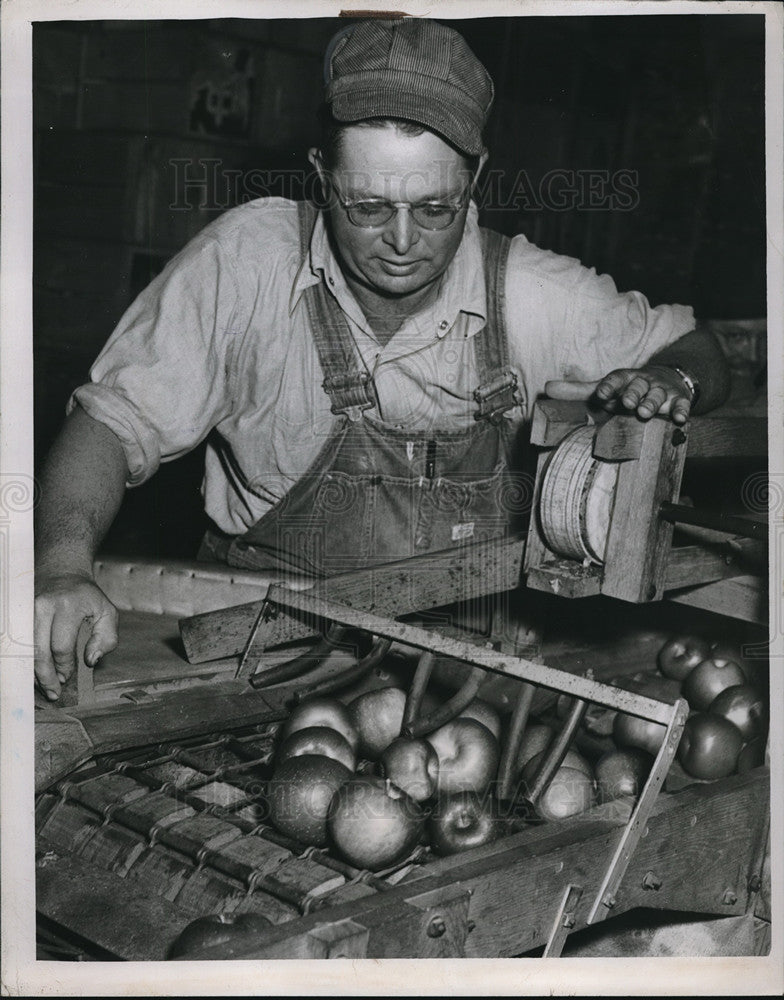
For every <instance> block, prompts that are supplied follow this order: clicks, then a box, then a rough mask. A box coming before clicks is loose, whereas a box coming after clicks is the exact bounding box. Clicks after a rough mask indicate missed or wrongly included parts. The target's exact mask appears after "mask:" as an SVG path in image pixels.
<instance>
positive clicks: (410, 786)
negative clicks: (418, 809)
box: [381, 736, 438, 802]
mask: <svg viewBox="0 0 784 1000" xmlns="http://www.w3.org/2000/svg"><path fill="white" fill-rule="evenodd" d="M381 769H382V773H383V775H384V777H385V778H389V780H390V781H391V782H392V783H393V784H395V785H397V787H398V788H402V789H403V791H404V792H405V793H406V794H407V795H410V796H411V798H412V799H413V800H414V801H415V802H424V800H425V799H429V798H430V797H431V796H432V795H434V794H435V790H436V786H437V783H438V755H437V754H436V752H435V750H434V749H433V747H432V746H431V745H430V744H429V743H428V742H427V740H412V739H408V738H407V737H405V736H399V737H398V738H397V739H396V740H393V741H392V742H391V743H390V744H389V746H388V747H387V748H386V750H385V751H384V752H383V754H382V755H381Z"/></svg>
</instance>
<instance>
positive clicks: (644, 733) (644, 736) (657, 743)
mask: <svg viewBox="0 0 784 1000" xmlns="http://www.w3.org/2000/svg"><path fill="white" fill-rule="evenodd" d="M666 734H667V727H666V726H665V725H662V723H660V722H651V721H650V720H648V719H640V718H638V717H637V716H636V715H629V714H627V713H626V712H619V713H618V714H617V715H616V716H615V721H614V722H613V740H614V741H615V743H616V745H617V746H619V747H621V748H630V747H635V748H637V749H638V750H645V751H646V752H647V753H650V754H653V755H654V756H656V754H657V753H658V752H659V748H660V747H661V745H662V743H663V742H664V737H665V735H666Z"/></svg>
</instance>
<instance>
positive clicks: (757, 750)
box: [737, 736, 766, 774]
mask: <svg viewBox="0 0 784 1000" xmlns="http://www.w3.org/2000/svg"><path fill="white" fill-rule="evenodd" d="M765 743H766V740H765V737H764V736H757V737H756V739H753V740H749V742H748V743H747V744H746V745H745V746H744V747H743V749H742V750H741V752H740V753H739V754H738V769H737V770H738V774H746V772H747V771H751V770H752V769H753V768H755V767H762V765H763V764H764V763H765Z"/></svg>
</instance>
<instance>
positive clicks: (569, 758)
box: [520, 750, 593, 785]
mask: <svg viewBox="0 0 784 1000" xmlns="http://www.w3.org/2000/svg"><path fill="white" fill-rule="evenodd" d="M546 756H547V751H546V750H542V751H540V752H539V753H537V754H534V756H533V757H531V759H530V760H529V761H528V762H527V763H526V765H525V767H524V768H523V769H522V771H521V772H520V778H521V779H522V780H523V781H524V782H525V784H526V785H531V784H532V783H533V780H534V777H535V776H536V772H537V771H538V770H539V766H540V765H541V763H542V761H543V760H544V758H545V757H546ZM560 767H571V768H574V770H575V771H582V772H583V774H585V775H587V776H588V777H589V778H593V768H592V767H591V765H590V764H589V763H588V761H587V760H586V759H585V757H583V756H582V754H579V753H578V752H577V751H576V750H567V751H566V756H565V757H564V759H563V760H562V761H561V764H560Z"/></svg>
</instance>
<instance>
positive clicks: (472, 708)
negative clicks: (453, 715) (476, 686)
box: [458, 698, 501, 740]
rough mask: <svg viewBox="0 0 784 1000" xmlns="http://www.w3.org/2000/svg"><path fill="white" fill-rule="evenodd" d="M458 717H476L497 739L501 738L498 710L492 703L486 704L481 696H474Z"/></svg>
mask: <svg viewBox="0 0 784 1000" xmlns="http://www.w3.org/2000/svg"><path fill="white" fill-rule="evenodd" d="M458 718H459V719H476V721H477V722H481V723H482V725H483V726H487V728H488V729H489V730H490V732H491V733H492V734H493V736H495V738H496V739H497V740H498V739H500V738H501V719H500V717H499V715H498V712H496V710H495V709H494V708H493V706H492V705H488V703H487V702H486V701H482V699H481V698H474V700H473V701H472V702H471V704H470V705H468V706H467V707H466V708H464V709H463V711H462V712H461V713H460V715H459V716H458Z"/></svg>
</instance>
